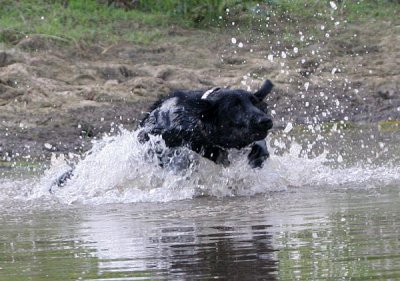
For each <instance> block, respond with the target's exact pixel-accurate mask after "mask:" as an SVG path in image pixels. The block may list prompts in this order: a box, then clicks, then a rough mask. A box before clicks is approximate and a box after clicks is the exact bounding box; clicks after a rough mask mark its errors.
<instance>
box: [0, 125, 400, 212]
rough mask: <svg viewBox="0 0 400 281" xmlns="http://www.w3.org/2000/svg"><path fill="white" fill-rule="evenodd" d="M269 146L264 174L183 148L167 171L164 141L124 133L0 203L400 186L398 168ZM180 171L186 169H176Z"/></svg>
mask: <svg viewBox="0 0 400 281" xmlns="http://www.w3.org/2000/svg"><path fill="white" fill-rule="evenodd" d="M287 133H288V132H287ZM317 139H318V138H317ZM268 141H269V142H270V143H271V145H270V146H272V147H274V148H273V149H272V151H271V158H270V159H269V160H268V161H267V162H266V163H265V165H264V167H263V168H262V169H251V168H250V167H249V166H248V165H247V157H246V152H243V151H232V153H231V155H230V161H231V165H230V166H229V167H222V166H220V165H216V164H214V163H213V162H211V161H209V160H207V159H205V158H202V157H200V156H199V155H197V154H196V153H194V152H192V151H190V150H188V149H186V148H180V149H176V150H174V151H172V152H171V153H170V155H169V156H168V158H167V159H168V160H169V164H168V163H167V165H166V167H164V168H162V167H160V166H159V160H158V158H157V154H154V153H151V151H154V149H160V148H161V149H166V147H165V144H164V143H163V141H162V139H161V138H160V137H152V138H151V140H150V141H149V142H148V143H146V144H140V143H139V142H138V141H137V132H129V131H127V130H123V129H122V130H121V132H120V134H118V135H117V136H107V137H105V138H103V139H102V140H100V141H97V142H96V143H94V145H93V148H92V149H91V150H90V151H89V152H88V153H87V154H86V155H85V156H83V157H82V159H80V160H79V161H76V163H74V164H71V163H70V162H71V161H70V160H67V159H65V158H64V157H63V156H58V157H53V158H52V161H51V165H50V168H49V169H47V170H46V171H45V172H44V174H43V175H41V176H38V177H35V178H31V179H24V180H15V179H13V180H7V179H3V180H0V201H9V202H10V201H15V200H19V201H27V202H33V201H35V200H45V201H46V200H47V201H51V202H57V203H61V204H72V203H82V204H95V205H97V204H106V203H132V202H168V201H173V200H183V199H191V198H195V197H199V196H215V197H229V196H252V195H256V194H259V193H264V194H265V193H268V192H274V191H284V190H286V189H287V188H288V187H296V188H303V187H310V186H312V187H319V186H320V187H333V188H338V187H340V188H343V187H346V188H375V187H380V186H382V185H386V184H393V183H397V184H398V183H399V182H400V176H399V175H400V167H399V166H398V165H397V166H396V165H389V164H388V165H379V166H372V165H371V166H369V167H366V166H365V165H364V164H363V165H361V164H360V163H357V162H356V163H354V164H353V165H352V166H350V167H341V168H337V167H336V168H334V167H332V165H330V164H331V163H332V162H335V163H336V164H337V163H338V162H341V161H338V159H339V158H340V157H341V155H339V156H340V157H337V158H336V160H335V161H333V160H332V158H331V157H329V155H328V154H329V152H328V150H324V151H323V152H322V153H320V154H319V155H318V156H316V157H310V156H307V153H304V151H303V150H304V147H303V146H302V145H300V144H299V143H297V142H295V141H292V142H291V143H290V147H288V148H287V151H286V152H285V153H278V151H279V150H282V148H285V147H286V146H287V144H286V143H285V142H284V141H282V139H279V138H278V139H277V138H275V139H274V140H272V139H270V140H268ZM309 147H310V148H312V146H309ZM342 161H343V159H342ZM182 165H184V166H186V168H185V169H176V167H177V166H182ZM72 166H74V173H73V176H72V178H71V179H70V180H69V181H67V183H66V184H65V186H63V187H56V186H54V181H55V179H57V178H58V177H59V176H61V175H62V174H63V173H65V172H66V171H68V170H70V169H71V167H72ZM50 190H51V192H50Z"/></svg>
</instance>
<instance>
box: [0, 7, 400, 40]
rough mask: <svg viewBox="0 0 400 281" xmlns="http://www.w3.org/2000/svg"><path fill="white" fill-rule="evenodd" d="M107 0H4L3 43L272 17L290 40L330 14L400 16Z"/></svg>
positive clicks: (258, 23) (130, 36)
mask: <svg viewBox="0 0 400 281" xmlns="http://www.w3.org/2000/svg"><path fill="white" fill-rule="evenodd" d="M65 2H67V3H68V4H67V5H65V4H64V3H65ZM105 2H107V1H99V0H97V1H96V0H69V1H61V0H19V1H16V0H1V5H0V15H1V16H0V43H7V44H15V43H17V42H19V41H20V40H21V39H22V38H24V37H25V36H30V35H37V36H42V37H44V38H46V37H48V38H52V39H54V40H58V41H60V42H68V43H71V44H82V43H85V44H91V43H94V42H104V43H116V42H120V41H128V42H133V43H142V44H149V43H152V42H155V41H157V40H160V39H162V38H163V34H164V33H165V32H164V31H165V30H167V29H168V28H169V27H170V26H171V25H179V26H183V27H197V28H206V27H209V26H216V27H220V28H226V29H227V30H229V29H232V22H235V23H236V26H240V27H241V28H243V29H246V28H247V29H254V30H259V31H261V32H265V23H266V22H267V21H268V20H269V21H270V22H275V23H278V25H277V28H280V30H282V26H283V29H284V30H286V31H285V32H286V35H287V36H286V37H287V40H290V38H291V35H290V34H291V32H292V29H293V28H299V27H303V26H304V27H305V28H307V29H312V28H313V26H314V27H315V23H318V22H321V20H322V21H323V20H326V21H329V19H330V18H331V17H335V19H337V18H341V19H347V20H349V21H359V20H369V19H371V18H374V19H382V20H392V21H398V16H397V15H398V14H400V3H399V1H389V0H360V1H342V2H341V4H337V10H333V9H332V8H331V7H330V5H329V1H321V0H311V1H305V0H264V1H251V0H246V1H238V0H141V1H140V4H139V6H137V7H136V8H134V9H128V10H126V9H122V8H116V7H115V5H111V6H108V5H106V4H105ZM335 2H337V1H335ZM267 19H268V20H267ZM299 25H301V26H299ZM271 26H272V25H271ZM271 26H270V27H269V28H270V29H271V28H272V27H271ZM285 26H286V27H285ZM274 28H275V27H274ZM276 31H277V32H279V29H278V30H276ZM267 32H273V31H271V30H269V31H268V30H267ZM284 40H286V39H285V38H284Z"/></svg>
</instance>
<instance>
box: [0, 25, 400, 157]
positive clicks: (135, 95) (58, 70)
mask: <svg viewBox="0 0 400 281" xmlns="http://www.w3.org/2000/svg"><path fill="white" fill-rule="evenodd" d="M319 30H320V33H321V34H319V35H318V34H317V35H311V34H308V33H307V32H306V31H304V32H299V33H297V34H292V35H293V38H294V39H293V40H292V41H287V40H286V41H285V40H283V39H282V37H283V36H282V34H278V33H274V32H271V33H260V32H259V31H257V32H250V31H249V32H244V31H240V30H239V31H236V32H228V31H221V30H207V31H206V30H192V29H181V28H176V27H171V28H169V29H167V30H166V31H165V32H167V33H168V36H167V37H168V40H164V41H162V42H157V44H156V43H154V44H149V45H135V44H130V43H119V44H111V45H104V44H100V43H99V44H94V45H92V46H86V47H81V46H77V45H73V44H68V45H67V46H66V44H65V42H60V40H58V39H57V38H49V37H45V36H41V35H32V36H27V37H26V38H24V39H22V40H20V41H18V42H15V44H14V45H0V160H1V161H11V160H13V159H19V160H21V159H27V160H29V161H31V160H32V159H39V160H41V159H47V158H48V157H49V155H50V154H51V153H52V152H56V153H68V152H72V153H81V152H83V151H86V150H87V149H89V148H90V147H91V141H92V140H93V139H96V138H101V136H102V135H103V134H104V133H110V134H113V133H115V132H116V131H117V129H116V128H117V127H118V126H120V125H123V126H124V127H125V128H128V129H134V128H135V127H136V126H137V120H138V119H140V118H141V116H142V114H143V112H145V111H146V109H147V108H148V106H149V105H150V104H151V103H152V102H153V101H154V100H156V99H157V98H158V97H160V96H162V95H166V94H167V93H168V92H170V91H171V90H173V89H178V88H188V89H194V88H203V89H207V88H211V87H214V86H229V87H241V88H244V89H255V88H256V87H258V85H259V84H260V83H261V82H262V80H263V79H265V78H269V79H271V80H272V81H273V82H274V84H275V85H276V87H275V90H274V92H273V93H272V94H271V95H270V97H269V101H268V103H269V105H270V109H271V111H272V114H273V116H274V120H275V128H277V129H279V128H284V127H285V126H286V124H287V123H288V122H293V123H300V124H314V123H321V122H330V121H346V122H347V121H348V122H386V121H393V122H398V121H400V94H399V91H400V82H399V81H400V79H399V78H400V67H399V65H400V28H399V26H396V25H395V24H394V23H392V22H380V23H379V25H375V26H374V25H372V24H371V25H369V28H368V29H366V28H365V25H364V26H362V28H360V26H357V25H350V24H346V23H343V22H340V23H339V24H334V23H332V26H331V27H330V28H329V30H328V28H325V27H324V26H321V27H319Z"/></svg>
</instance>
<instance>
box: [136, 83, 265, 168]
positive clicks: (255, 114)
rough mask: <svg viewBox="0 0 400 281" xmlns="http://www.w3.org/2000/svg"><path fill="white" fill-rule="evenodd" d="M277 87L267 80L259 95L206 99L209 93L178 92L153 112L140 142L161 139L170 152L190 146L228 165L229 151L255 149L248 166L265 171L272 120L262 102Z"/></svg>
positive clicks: (218, 94) (219, 93) (225, 93)
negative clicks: (151, 136) (263, 164)
mask: <svg viewBox="0 0 400 281" xmlns="http://www.w3.org/2000/svg"><path fill="white" fill-rule="evenodd" d="M272 87H273V85H272V83H271V82H270V81H269V80H267V81H265V83H264V85H263V86H262V87H261V89H260V90H258V91H257V92H256V93H254V94H253V93H250V92H247V91H244V90H241V89H220V88H217V89H215V90H214V91H213V92H212V93H211V94H210V95H209V96H208V97H207V98H202V97H203V95H204V93H205V91H204V90H181V91H175V92H173V93H172V94H170V95H169V96H167V97H165V98H163V99H161V100H159V101H157V102H156V103H155V104H154V105H153V106H152V107H151V108H150V110H149V113H148V114H147V116H146V117H145V118H144V119H143V120H142V121H141V124H140V128H141V132H140V134H139V140H140V141H141V142H145V141H147V140H148V139H149V137H148V135H149V134H152V135H161V136H162V138H163V139H164V141H165V143H166V145H167V146H168V147H179V146H187V147H189V148H190V149H192V150H193V151H195V152H197V153H199V154H201V155H202V156H204V157H206V158H208V159H210V160H212V161H214V162H216V163H222V164H225V165H226V164H228V162H227V149H230V148H236V149H241V148H244V147H246V146H249V145H251V144H252V150H251V152H250V154H249V157H248V158H249V164H250V165H251V166H252V167H260V166H262V163H263V161H264V160H265V159H266V158H267V157H268V156H269V153H268V150H267V147H266V143H265V140H264V139H265V137H266V135H267V133H268V130H269V129H271V127H272V120H271V117H270V116H269V115H268V114H267V107H266V104H265V103H264V102H263V99H264V98H265V96H266V95H267V94H268V93H269V92H270V91H271V89H272Z"/></svg>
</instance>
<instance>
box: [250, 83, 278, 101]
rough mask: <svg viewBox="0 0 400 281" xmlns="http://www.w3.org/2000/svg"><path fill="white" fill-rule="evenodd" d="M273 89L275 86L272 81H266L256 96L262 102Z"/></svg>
mask: <svg viewBox="0 0 400 281" xmlns="http://www.w3.org/2000/svg"><path fill="white" fill-rule="evenodd" d="M273 87H274V84H272V82H271V81H270V80H265V82H264V84H263V85H262V86H261V88H260V89H259V90H258V91H257V92H255V93H254V96H256V97H257V98H258V100H259V101H262V100H263V99H264V98H265V97H266V96H267V95H268V94H269V93H270V92H271V90H272V88H273Z"/></svg>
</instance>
